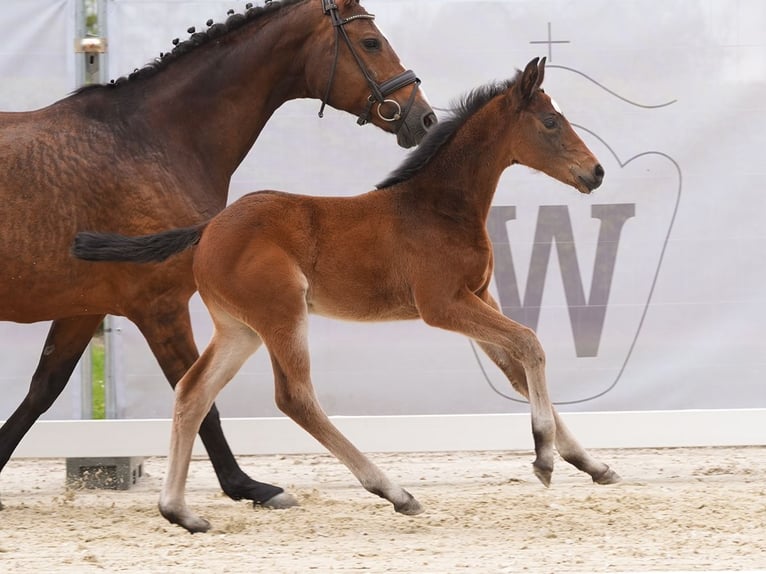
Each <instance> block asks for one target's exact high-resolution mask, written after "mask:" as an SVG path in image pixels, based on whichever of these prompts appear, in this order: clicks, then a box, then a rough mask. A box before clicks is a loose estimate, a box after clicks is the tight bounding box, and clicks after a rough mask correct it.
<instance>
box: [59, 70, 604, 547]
mask: <svg viewBox="0 0 766 574" xmlns="http://www.w3.org/2000/svg"><path fill="white" fill-rule="evenodd" d="M544 72H545V60H544V59H543V60H542V61H538V60H537V59H535V60H533V61H531V62H530V63H529V64H528V65H527V66H526V68H525V70H524V71H523V72H522V73H519V74H517V76H516V77H514V78H513V79H511V80H508V81H505V82H500V83H492V84H489V85H486V86H483V87H481V88H479V89H477V90H475V91H473V92H472V93H471V94H470V95H469V96H468V97H467V98H465V100H464V101H463V102H462V103H461V104H460V105H459V106H458V108H457V110H456V111H455V112H454V115H453V117H452V118H451V119H448V120H447V121H443V122H441V123H440V124H439V125H438V126H437V127H436V128H434V130H433V131H432V132H431V133H429V135H428V136H427V137H426V138H425V139H424V141H423V143H422V144H421V147H420V148H418V149H417V150H416V151H415V152H413V153H412V154H411V155H410V157H409V158H408V159H407V160H406V161H405V162H404V163H403V164H402V166H401V167H399V169H397V170H396V171H395V172H393V173H392V174H391V175H390V176H389V177H388V179H386V180H385V181H384V182H382V183H381V184H380V185H379V187H378V189H377V190H374V191H370V192H368V193H364V194H362V195H358V196H355V197H307V196H300V195H291V194H287V193H280V192H277V191H261V192H257V193H252V194H250V195H247V196H245V197H243V198H242V199H240V200H239V201H237V202H235V203H233V204H232V205H231V206H229V207H228V208H226V209H225V210H224V211H223V212H222V213H220V214H219V215H217V216H216V217H215V218H213V219H212V220H211V221H210V222H209V223H207V224H201V225H198V226H195V227H188V228H184V229H178V230H174V231H169V232H166V233H163V234H158V235H153V236H145V237H139V238H125V237H119V236H108V235H99V234H80V235H79V236H78V238H77V241H76V245H75V247H74V253H75V254H76V255H77V256H78V257H81V258H87V259H92V260H122V261H134V262H146V261H158V260H162V259H164V258H166V257H169V256H171V255H173V254H174V253H177V252H179V251H182V250H183V249H185V248H187V247H190V246H192V245H196V249H195V251H194V276H195V278H196V281H197V285H198V288H199V292H200V295H201V296H202V299H203V300H204V301H205V304H206V305H207V307H208V309H209V311H210V314H211V316H212V318H213V322H214V325H215V331H214V334H213V338H212V340H211V342H210V344H209V345H208V347H207V348H206V349H205V351H204V352H203V353H202V356H201V357H200V358H199V359H198V360H197V361H196V362H195V363H194V365H193V366H192V367H191V369H190V370H189V371H188V372H187V373H186V375H184V377H183V378H182V379H181V381H180V382H179V384H178V387H177V390H176V403H175V410H174V419H173V428H172V437H171V448H170V457H169V467H168V474H167V476H166V479H165V485H164V487H163V490H162V495H161V497H160V503H159V507H160V511H161V512H162V514H163V515H164V516H165V517H166V518H167V519H168V520H169V521H171V522H174V523H178V524H180V525H181V526H183V527H184V528H186V529H187V530H189V531H191V532H199V531H205V530H207V529H208V528H209V527H210V524H209V523H208V522H207V521H206V520H205V519H203V518H200V517H198V516H196V515H195V514H194V513H192V512H191V511H190V510H189V508H188V507H187V506H186V502H185V498H184V488H185V483H186V478H187V472H188V466H189V460H190V457H191V452H192V444H193V441H194V434H195V433H196V431H197V428H198V427H199V425H200V422H201V421H202V418H203V417H204V416H205V413H206V412H207V411H208V409H209V408H210V405H211V404H212V403H213V400H214V399H215V397H216V395H217V394H218V392H219V391H220V390H221V389H222V388H223V387H224V386H225V385H226V383H227V382H228V381H229V380H231V378H232V377H233V376H234V375H235V374H236V373H237V371H238V370H239V368H240V367H241V366H242V364H243V363H244V361H245V360H246V359H247V358H248V357H249V356H250V355H252V354H253V353H254V352H255V351H256V350H257V349H258V348H259V347H260V346H261V344H265V345H266V348H267V349H268V351H269V354H270V356H271V360H272V365H273V369H274V382H275V386H276V402H277V405H278V406H279V408H280V409H281V410H282V411H284V412H285V413H286V414H287V415H289V416H290V417H291V418H292V419H293V420H294V421H296V422H297V423H298V424H299V425H301V426H302V427H303V428H304V429H306V430H307V431H308V432H309V433H311V435H312V436H314V438H316V439H317V440H318V441H319V442H320V443H322V444H323V445H324V446H325V447H326V448H327V449H328V450H329V451H330V452H331V453H332V454H334V455H335V456H336V457H337V458H338V459H339V460H340V461H341V462H343V463H344V464H345V465H346V466H347V467H348V468H349V469H350V470H351V472H353V473H354V475H355V476H356V477H357V478H358V479H359V482H361V484H362V485H363V486H364V487H365V488H366V489H367V490H369V491H370V492H372V493H374V494H377V495H379V496H381V497H383V498H386V499H388V500H389V501H391V503H392V504H393V505H394V508H395V509H396V510H397V511H398V512H401V513H403V514H418V513H420V512H421V511H422V508H421V506H420V504H419V503H418V502H417V501H416V500H415V499H414V498H413V497H412V495H410V493H408V492H407V491H406V490H404V489H402V488H401V487H400V486H398V485H397V484H395V483H393V482H392V481H391V480H389V479H388V478H387V477H386V475H385V474H383V472H382V471H381V470H380V469H378V468H377V467H376V466H375V465H374V464H373V463H372V462H370V461H369V460H368V459H367V458H366V457H365V456H364V455H363V454H362V453H361V452H360V451H359V450H357V449H356V447H354V445H353V444H351V442H349V441H348V440H347V439H346V438H345V437H344V436H343V435H342V434H341V433H340V432H339V431H338V430H337V429H336V427H335V426H334V425H333V424H332V422H331V421H330V420H329V418H328V417H327V416H326V415H325V413H324V412H323V411H322V408H321V407H320V405H319V404H318V402H317V399H316V396H315V394H314V389H313V387H312V383H311V376H310V372H309V354H308V345H307V335H308V333H307V325H308V315H309V313H317V314H320V315H325V316H328V317H336V318H339V319H346V320H355V321H384V320H398V319H417V318H420V319H423V320H424V321H425V322H426V323H427V324H429V325H432V326H434V327H439V328H442V329H448V330H450V331H456V332H459V333H463V334H464V335H466V336H468V337H470V338H472V339H474V340H475V341H477V343H478V344H479V345H480V346H481V348H482V349H483V350H484V351H485V352H486V353H487V354H488V355H489V357H490V358H491V359H492V361H494V362H495V364H496V365H497V366H498V367H499V368H500V369H501V370H502V371H503V372H504V373H505V374H506V375H507V377H508V379H509V380H510V382H511V384H512V385H513V387H514V388H515V389H516V390H517V391H518V392H519V393H521V394H522V395H523V396H524V397H526V398H527V399H528V400H529V404H530V408H531V414H532V433H533V436H534V444H535V452H536V458H535V460H534V463H533V468H534V472H535V474H536V475H537V477H538V478H539V479H540V480H541V481H542V482H543V484H545V485H548V484H549V483H550V480H551V474H552V471H553V461H554V444H555V447H556V448H557V449H558V452H559V453H560V454H561V456H562V457H563V458H564V459H565V460H566V461H568V462H570V463H571V464H573V465H575V466H576V467H577V468H579V469H581V470H583V471H584V472H587V473H588V474H589V475H590V476H591V477H592V479H593V480H594V481H595V482H598V483H602V484H607V483H612V482H616V481H617V480H619V477H618V476H617V474H615V473H614V471H612V470H611V469H610V468H609V467H608V466H607V465H606V464H604V463H603V462H599V461H597V460H595V459H594V458H592V457H591V456H590V455H589V454H588V453H587V452H586V451H585V449H584V448H583V447H581V446H580V445H579V444H578V442H577V441H576V440H575V438H574V437H573V436H572V434H571V433H570V431H569V430H568V429H567V428H566V426H564V423H563V422H562V420H561V418H560V417H559V415H558V413H557V412H556V410H555V408H554V407H553V405H552V404H551V401H550V399H549V397H548V390H547V387H546V381H545V354H544V352H543V349H542V347H541V345H540V342H539V340H538V339H537V336H536V335H535V333H534V332H533V331H532V330H531V329H528V328H527V327H525V326H523V325H520V324H518V323H515V322H514V321H512V320H511V319H509V318H507V317H505V316H504V315H503V314H502V313H501V312H500V311H499V310H498V305H497V303H496V302H495V300H494V299H493V298H492V296H491V295H490V293H489V284H490V279H491V277H492V265H493V262H492V246H491V244H490V239H489V236H488V234H487V230H486V222H487V216H488V214H489V209H490V205H491V204H492V198H493V195H494V192H495V188H496V187H497V184H498V180H499V178H500V175H501V174H502V173H503V171H504V170H505V169H506V168H507V167H508V166H510V165H513V164H516V163H518V164H523V165H526V166H529V167H531V168H534V169H537V170H540V171H542V172H544V173H546V174H548V175H549V176H551V177H553V178H555V179H558V180H559V181H561V182H563V183H565V184H568V185H570V186H572V187H574V188H575V189H577V190H578V191H580V192H582V193H590V192H591V191H592V190H594V189H595V188H597V187H598V186H599V185H600V184H601V181H602V178H603V176H604V170H603V169H602V167H601V165H600V164H599V162H598V160H597V159H596V158H595V157H594V156H593V154H592V153H591V152H590V150H588V148H587V147H586V146H585V144H584V143H583V142H582V141H581V140H580V138H579V137H578V136H577V135H576V134H575V132H574V131H573V129H572V127H571V125H570V124H569V122H568V121H567V120H566V119H565V118H564V117H563V116H562V115H561V114H560V113H559V112H557V111H556V109H555V108H554V106H553V105H552V103H551V99H550V98H549V97H548V96H547V95H546V94H545V93H544V92H543V91H542V90H541V88H540V86H541V84H542V82H543V77H544Z"/></svg>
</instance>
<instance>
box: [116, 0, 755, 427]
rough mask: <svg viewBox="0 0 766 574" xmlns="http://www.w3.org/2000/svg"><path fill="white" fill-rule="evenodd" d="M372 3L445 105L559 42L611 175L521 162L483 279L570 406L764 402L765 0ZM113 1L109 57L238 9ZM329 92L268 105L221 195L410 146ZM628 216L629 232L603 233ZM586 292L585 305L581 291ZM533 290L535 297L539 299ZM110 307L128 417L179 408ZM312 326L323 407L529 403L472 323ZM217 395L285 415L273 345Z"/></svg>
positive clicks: (500, 408)
mask: <svg viewBox="0 0 766 574" xmlns="http://www.w3.org/2000/svg"><path fill="white" fill-rule="evenodd" d="M364 4H365V6H367V7H368V9H369V10H370V11H371V12H373V13H376V14H377V17H378V19H377V23H378V25H379V26H380V27H381V29H382V30H383V31H384V32H385V33H386V34H387V35H388V37H389V39H390V40H391V43H392V44H393V45H394V46H395V47H396V49H397V50H398V52H399V54H400V56H401V58H402V61H403V63H404V65H405V66H407V67H411V68H413V69H414V70H415V71H416V72H417V73H418V74H419V76H420V77H421V78H422V80H423V87H424V89H425V90H426V92H427V94H428V95H429V97H430V99H431V102H432V104H433V105H434V106H437V107H439V108H446V107H447V106H448V105H449V103H450V101H451V100H453V98H455V97H457V96H459V95H461V94H463V93H465V92H466V91H467V90H469V89H471V88H473V87H475V86H477V85H479V84H481V83H484V82H485V81H488V80H491V79H495V78H505V77H508V76H511V75H512V74H513V73H514V71H515V69H516V68H520V67H523V66H524V65H525V64H526V62H527V61H529V60H530V59H531V58H532V57H534V56H539V55H546V56H549V66H548V70H547V73H546V82H545V88H546V91H547V92H548V93H550V94H552V95H553V97H554V98H555V99H556V100H557V101H558V103H559V104H560V106H561V107H562V108H563V110H564V113H565V114H566V115H567V116H568V117H569V119H570V121H572V122H573V123H574V124H575V125H576V126H577V129H578V130H579V133H580V134H581V135H582V137H583V138H584V139H585V141H586V142H587V143H588V145H589V146H590V147H591V149H592V150H593V151H594V152H595V153H596V154H597V155H598V156H599V157H600V159H601V161H602V163H603V165H604V167H605V169H606V174H607V175H606V179H605V183H604V185H603V186H602V187H601V188H600V189H599V190H598V191H597V192H596V193H595V194H593V195H592V196H591V197H588V198H585V197H581V196H579V195H577V194H576V192H575V191H574V190H572V189H569V188H566V187H564V186H563V185H561V184H559V183H557V182H554V181H551V180H549V179H547V178H546V177H545V176H543V175H540V174H536V173H531V172H530V171H529V170H527V169H526V168H520V167H515V168H512V169H510V170H508V171H507V172H506V174H505V176H504V177H503V178H502V180H501V183H500V187H499V189H498V193H497V195H496V200H495V210H494V212H493V222H494V224H493V238H494V240H495V248H496V253H497V258H498V272H497V273H496V276H495V282H494V285H493V288H494V290H495V293H496V294H497V295H498V296H499V298H500V300H501V302H502V303H503V306H504V308H505V310H506V312H507V313H508V314H511V315H513V316H518V317H521V316H523V317H532V318H534V320H535V322H536V323H535V324H536V328H537V331H538V334H539V336H540V338H541V340H542V342H543V345H544V347H545V348H546V350H547V353H548V376H549V385H550V387H551V392H552V396H553V398H554V400H555V401H557V402H559V403H561V404H562V410H576V411H622V410H658V409H659V410H674V409H720V408H763V407H766V386H764V384H763V379H764V371H766V337H764V324H766V294H765V291H764V286H766V265H764V258H765V257H766V256H764V253H766V226H764V220H765V219H766V216H765V215H764V210H763V209H762V205H763V198H762V194H763V181H764V176H766V173H765V172H766V164H765V163H764V162H763V160H762V155H763V149H766V120H764V117H766V113H765V112H766V109H765V108H766V104H764V101H766V40H765V39H764V36H763V33H762V29H763V27H764V25H766V8H764V3H762V2H759V1H756V0H750V1H746V0H740V1H737V2H698V1H692V0H641V1H640V2H639V1H638V0H634V1H628V0H619V1H613V0H610V1H606V0H578V1H577V2H574V1H571V0H570V1H563V0H561V1H545V0H542V1H541V0H534V1H533V0H507V1H502V0H494V1H481V2H478V1H477V2H469V1H466V0H460V1H453V0H418V1H417V2H412V1H411V0H409V1H406V2H405V1H404V0H375V1H373V0H367V1H366V2H364ZM109 7H110V10H111V12H110V21H109V23H110V26H109V28H110V30H111V31H112V33H111V35H110V50H111V54H110V65H111V68H110V72H111V75H112V77H116V76H119V75H123V74H125V73H127V72H130V71H131V70H133V69H134V68H136V67H140V66H141V65H143V64H144V63H146V62H147V61H149V60H150V59H152V58H154V57H156V56H157V55H158V54H159V53H160V52H162V51H167V50H168V49H169V48H170V47H171V44H170V41H171V39H172V38H173V37H176V36H181V37H184V36H185V30H186V28H187V27H188V26H189V25H197V26H200V25H202V24H203V23H204V21H205V20H206V19H207V18H210V17H212V18H214V19H216V20H222V19H223V18H225V10H226V9H227V8H229V7H234V8H237V9H241V6H240V5H239V4H234V3H232V2H219V1H213V2H201V1H196V2H185V1H181V0H175V1H169V0H166V1H156V0H112V1H111V2H110V3H109ZM147 14H151V15H152V16H151V17H147ZM318 107H319V105H318V103H317V102H314V101H299V102H292V103H290V104H288V105H285V106H284V107H283V108H282V109H281V110H279V111H278V112H277V114H276V115H275V116H274V117H273V118H272V120H271V121H270V123H269V125H268V126H267V128H266V130H265V131H264V133H263V134H262V135H261V137H260V139H259V141H258V142H257V143H256V145H255V147H254V149H253V150H252V153H251V154H250V155H249V156H248V158H247V160H246V161H245V163H244V164H243V165H242V166H241V168H240V169H239V171H238V172H237V173H236V174H235V177H234V180H233V182H232V193H231V196H230V198H231V199H234V198H236V197H238V196H239V195H241V194H242V193H245V192H247V191H251V190H255V189H261V188H278V189H284V190H288V191H294V192H301V193H313V194H338V195H351V194H355V193H360V192H363V191H366V190H368V189H371V188H372V187H373V186H374V185H375V183H376V182H378V181H380V180H381V179H383V177H384V176H385V175H386V174H387V173H388V172H389V171H391V170H392V169H394V168H395V167H396V166H397V165H398V163H399V162H400V161H401V160H402V158H403V157H404V155H405V152H404V151H402V150H400V149H398V148H397V147H396V144H395V141H394V139H393V138H392V137H391V136H388V135H386V134H383V133H381V132H379V131H377V130H375V129H374V128H372V127H369V126H367V127H364V128H359V127H357V126H356V124H355V122H354V119H353V118H352V117H351V116H347V115H345V114H341V113H338V112H328V114H327V115H326V117H325V119H323V120H320V119H318V118H317V117H316V112H317V111H318ZM620 214H622V215H620ZM619 217H622V218H623V219H622V220H620V219H619ZM615 218H617V219H615ZM616 222H620V223H619V224H620V226H621V227H620V228H619V231H620V233H619V235H618V236H615V235H614V233H612V235H609V234H608V233H606V231H608V230H612V231H614V226H615V225H617V223H616ZM546 230H547V232H548V235H546V234H545V233H543V234H542V237H544V238H546V237H547V239H548V240H549V241H550V253H549V258H548V259H547V262H546V260H545V259H541V258H539V257H538V258H537V259H535V256H534V255H533V254H534V249H533V248H534V246H535V241H534V238H535V234H536V233H537V232H541V231H546ZM610 238H611V239H610ZM609 241H612V242H614V241H617V250H616V258H615V259H614V261H613V262H612V263H613V264H610V265H607V266H606V267H601V268H599V269H594V261H595V259H596V257H597V254H598V253H599V250H600V249H606V248H607V247H608V246H609V245H608V243H609ZM571 242H574V246H575V251H576V259H575V260H574V262H575V265H574V267H573V266H572V265H570V266H569V267H567V260H566V257H567V255H566V253H565V252H564V251H560V250H559V247H561V246H564V245H568V244H571ZM538 243H539V242H538ZM538 248H539V245H538ZM570 263H571V260H570ZM562 269H567V271H565V272H563V271H562ZM573 269H575V270H577V271H579V276H578V275H577V274H576V273H573V271H572V270H573ZM530 277H531V278H530ZM514 278H515V280H514ZM514 282H515V284H516V285H517V286H518V292H519V297H518V301H514V297H513V289H512V286H513V283H514ZM594 283H595V284H596V287H600V288H604V287H605V286H606V285H607V284H608V286H609V293H608V298H607V299H606V300H605V301H604V303H605V305H606V308H605V310H604V309H599V308H598V307H597V306H595V303H596V302H597V301H596V299H595V298H592V297H591V290H592V289H591V288H592V286H593V284H594ZM579 291H581V292H582V294H583V297H584V301H585V303H586V304H585V305H580V306H579V307H577V306H573V303H572V299H571V298H572V297H573V296H575V295H577V293H578V292H579ZM535 294H537V295H539V297H540V301H541V305H540V307H541V308H540V309H539V312H538V310H537V309H534V308H533V307H532V306H531V305H530V304H529V302H530V301H531V300H532V296H533V295H535ZM568 297H569V298H570V299H569V300H568ZM525 303H527V304H526V305H525ZM570 307H571V308H570ZM192 310H193V315H194V324H195V336H196V337H197V340H198V342H199V344H200V345H201V346H203V345H204V344H205V343H206V342H207V340H208V339H209V337H210V332H211V328H210V321H209V319H208V317H207V313H206V311H205V309H204V306H202V305H201V303H200V301H199V299H198V298H196V297H195V299H194V300H193V305H192ZM601 311H603V324H601V323H600V322H599V319H598V317H599V316H600V315H599V314H600V313H601ZM578 314H579V315H578ZM573 317H575V318H574V319H573ZM120 325H121V331H120V336H119V340H120V345H121V346H122V348H123V349H124V351H125V353H126V355H125V359H124V361H123V364H124V365H125V369H126V370H125V372H124V373H122V378H123V379H122V380H123V382H124V383H125V387H124V388H125V395H124V397H125V400H124V403H123V404H122V405H121V411H120V412H121V415H122V416H125V417H150V418H151V417H165V416H169V415H170V412H171V403H172V394H171V393H170V390H169V388H168V387H167V383H166V382H165V381H164V378H163V377H162V375H161V373H160V371H159V368H158V367H157V365H156V362H155V361H154V359H153V358H152V357H151V355H150V354H149V352H148V347H147V346H146V343H145V342H144V341H143V339H142V338H141V336H140V334H138V332H137V331H136V329H135V328H134V327H133V326H132V325H130V324H129V323H128V322H127V321H122V322H121V323H120ZM310 336H311V350H312V359H313V376H314V382H315V385H316V387H317V391H318V394H319V397H320V400H321V402H322V403H323V405H324V406H325V408H326V410H327V411H328V412H329V413H331V414H335V415H373V414H374V415H418V414H451V413H471V414H475V413H504V412H525V411H526V410H527V407H526V405H525V404H523V403H520V402H518V401H517V397H516V396H515V395H514V394H513V393H512V391H511V390H510V387H509V385H508V384H507V382H506V381H504V380H503V378H502V376H501V375H500V373H499V372H498V371H497V370H495V369H494V367H492V366H491V365H489V363H488V361H486V360H484V359H483V358H477V356H476V355H475V353H474V350H473V349H472V347H471V346H470V345H469V343H468V341H466V340H465V339H463V338H462V337H460V336H457V335H453V334H451V333H444V332H438V331H435V330H433V329H429V328H427V327H425V326H424V325H422V324H420V323H415V322H410V323H401V324H379V325H369V324H351V323H340V322H334V321H329V320H324V319H314V320H312V322H311V326H310ZM576 343H577V344H576ZM578 353H579V354H578ZM218 404H219V406H220V408H221V412H222V414H223V415H224V416H227V417H251V416H272V415H275V414H277V411H276V409H275V407H274V402H273V390H272V382H271V372H270V366H269V363H268V360H267V357H266V354H265V353H264V352H263V351H261V352H260V355H259V356H257V357H255V358H253V359H252V360H251V361H250V362H248V363H247V364H246V366H245V368H243V370H242V371H241V373H240V374H239V375H238V376H237V377H236V379H235V380H234V381H233V382H232V383H231V384H230V386H229V387H228V388H227V389H225V390H224V392H223V393H222V395H221V396H220V398H219V401H218Z"/></svg>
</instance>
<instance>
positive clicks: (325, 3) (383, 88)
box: [319, 0, 420, 129]
mask: <svg viewBox="0 0 766 574" xmlns="http://www.w3.org/2000/svg"><path fill="white" fill-rule="evenodd" d="M322 10H323V11H324V13H325V14H326V15H327V16H329V17H330V20H331V21H332V25H333V28H335V55H334V57H333V61H332V68H331V69H330V80H329V82H328V83H327V90H326V91H325V94H324V97H323V98H322V106H321V107H320V108H319V117H320V118H321V117H324V108H325V106H326V105H327V100H328V99H329V97H330V91H331V90H332V84H333V80H334V79H335V68H336V66H337V64H338V50H339V45H340V38H343V41H344V42H346V46H348V49H349V51H350V52H351V55H352V56H354V60H356V64H357V66H358V67H359V69H360V70H361V72H362V75H363V76H364V79H365V80H367V84H368V85H369V86H370V91H371V93H370V96H369V97H368V98H367V102H368V104H367V109H366V110H365V111H364V113H362V114H361V115H360V116H359V118H358V119H357V121H356V123H358V124H359V125H360V126H363V125H364V124H366V123H367V122H369V121H370V115H371V114H372V109H373V106H375V104H377V110H376V112H377V114H378V117H379V118H380V119H381V120H383V121H384V122H391V123H394V122H404V120H405V119H406V118H407V114H409V112H410V109H411V108H412V104H413V102H414V101H415V95H416V93H417V91H418V86H419V85H420V79H419V78H418V77H417V76H416V75H415V72H413V71H412V70H407V71H405V72H402V73H401V74H399V75H397V76H394V77H393V78H391V79H389V80H386V81H385V82H383V83H382V84H378V83H377V82H376V81H375V80H374V79H372V77H371V76H370V73H369V72H368V71H367V68H366V67H365V65H364V62H362V60H361V58H360V57H359V55H358V54H357V53H356V51H355V50H354V46H353V45H352V44H351V40H350V39H349V37H348V34H347V33H346V29H345V28H344V26H345V25H346V24H348V23H349V22H352V21H354V20H360V19H364V20H374V19H375V16H374V15H373V14H357V15H355V16H349V17H348V18H345V19H344V18H341V17H340V13H339V11H338V6H337V4H335V1H334V0H322ZM410 84H415V89H413V90H412V93H411V94H410V99H409V100H408V101H407V104H406V105H405V106H404V108H402V106H401V105H399V102H397V101H396V100H392V99H389V98H387V97H386V96H390V95H391V94H393V93H394V92H396V91H397V90H400V89H402V88H404V87H406V86H409V85H410ZM383 104H390V105H393V106H394V107H395V110H396V111H395V112H394V113H393V115H391V116H386V115H384V114H383V111H382V110H381V107H382V105H383ZM399 127H401V123H400V126H399ZM397 129H398V128H397Z"/></svg>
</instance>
